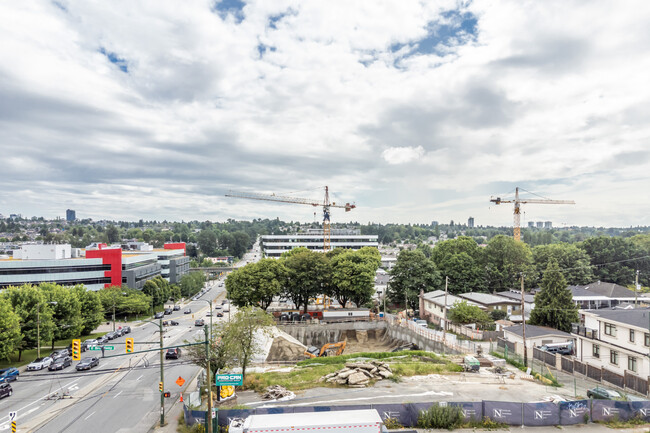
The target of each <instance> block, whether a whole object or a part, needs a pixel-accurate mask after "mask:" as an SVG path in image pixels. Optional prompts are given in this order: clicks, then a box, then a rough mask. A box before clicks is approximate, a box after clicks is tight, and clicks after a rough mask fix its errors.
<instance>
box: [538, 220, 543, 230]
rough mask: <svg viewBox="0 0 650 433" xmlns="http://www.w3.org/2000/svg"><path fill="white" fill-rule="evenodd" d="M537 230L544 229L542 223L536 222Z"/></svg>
mask: <svg viewBox="0 0 650 433" xmlns="http://www.w3.org/2000/svg"><path fill="white" fill-rule="evenodd" d="M537 228H538V229H543V228H544V223H543V222H542V221H537Z"/></svg>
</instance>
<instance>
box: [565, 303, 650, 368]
mask: <svg viewBox="0 0 650 433" xmlns="http://www.w3.org/2000/svg"><path fill="white" fill-rule="evenodd" d="M580 315H581V324H580V325H574V326H573V330H572V335H574V336H575V337H576V338H577V345H576V346H577V347H576V353H577V355H576V356H577V358H578V359H579V360H580V361H582V362H586V363H588V364H591V365H593V366H597V367H603V368H606V369H607V370H610V371H613V372H615V373H618V374H621V375H623V374H625V372H626V371H628V372H631V373H634V374H636V375H638V376H640V377H642V378H646V377H648V376H650V362H649V358H648V354H649V353H650V333H649V329H650V309H647V308H638V309H633V310H623V309H600V310H581V311H580Z"/></svg>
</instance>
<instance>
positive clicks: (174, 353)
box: [165, 347, 181, 359]
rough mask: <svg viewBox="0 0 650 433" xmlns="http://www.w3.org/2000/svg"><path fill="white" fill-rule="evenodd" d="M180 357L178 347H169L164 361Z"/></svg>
mask: <svg viewBox="0 0 650 433" xmlns="http://www.w3.org/2000/svg"><path fill="white" fill-rule="evenodd" d="M180 356H181V349H179V348H178V347H170V348H169V349H167V353H165V359H178V358H180Z"/></svg>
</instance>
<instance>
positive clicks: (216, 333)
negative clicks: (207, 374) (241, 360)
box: [185, 322, 235, 373]
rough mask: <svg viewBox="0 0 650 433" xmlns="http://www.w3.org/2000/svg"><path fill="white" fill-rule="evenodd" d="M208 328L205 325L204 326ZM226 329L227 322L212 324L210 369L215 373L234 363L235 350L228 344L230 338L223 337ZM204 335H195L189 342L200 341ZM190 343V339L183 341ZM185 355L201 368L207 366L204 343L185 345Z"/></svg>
mask: <svg viewBox="0 0 650 433" xmlns="http://www.w3.org/2000/svg"><path fill="white" fill-rule="evenodd" d="M205 329H206V330H207V329H208V328H207V327H206V328H205ZM227 330H228V323H227V322H221V323H215V324H214V325H212V341H211V342H209V343H208V344H210V371H211V372H212V373H216V372H218V371H219V370H225V369H227V368H229V367H231V366H232V365H234V364H235V350H234V349H233V348H232V347H230V346H229V343H230V341H231V340H232V339H229V338H225V337H226V332H227ZM204 341H205V338H204V337H198V336H197V337H196V338H195V339H194V340H193V341H191V343H202V342H204ZM185 343H190V341H185ZM185 350H186V353H187V357H188V358H189V359H190V360H191V362H192V363H193V364H196V365H198V366H199V367H201V368H207V366H208V361H207V357H206V353H205V344H197V345H195V346H187V348H186V349H185Z"/></svg>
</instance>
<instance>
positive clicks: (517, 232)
mask: <svg viewBox="0 0 650 433" xmlns="http://www.w3.org/2000/svg"><path fill="white" fill-rule="evenodd" d="M490 201H491V202H492V203H495V204H501V203H513V204H514V205H515V209H514V229H513V235H514V238H515V240H516V241H519V240H521V224H520V223H521V205H522V204H524V203H534V204H576V202H575V201H573V200H548V199H544V200H540V199H523V200H522V199H520V198H519V187H516V188H515V199H514V200H501V197H497V198H490Z"/></svg>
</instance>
